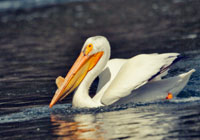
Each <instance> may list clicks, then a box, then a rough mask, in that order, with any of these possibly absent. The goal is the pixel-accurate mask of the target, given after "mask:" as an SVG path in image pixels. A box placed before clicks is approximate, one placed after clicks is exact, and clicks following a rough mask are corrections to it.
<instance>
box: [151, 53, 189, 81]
mask: <svg viewBox="0 0 200 140" xmlns="http://www.w3.org/2000/svg"><path fill="white" fill-rule="evenodd" d="M170 57H174V56H169V57H168V58H170ZM185 58H187V57H186V56H185V55H180V54H178V55H177V56H176V58H175V59H174V61H172V63H171V64H170V65H168V66H162V67H161V68H160V71H159V72H158V73H156V74H155V75H153V76H152V77H151V78H149V80H148V81H151V80H152V79H154V78H155V77H156V76H158V75H160V74H161V73H163V72H165V71H166V70H167V69H169V67H171V65H173V64H175V63H176V62H178V61H180V60H182V59H185Z"/></svg>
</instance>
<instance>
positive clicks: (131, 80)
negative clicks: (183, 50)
mask: <svg viewBox="0 0 200 140" xmlns="http://www.w3.org/2000/svg"><path fill="white" fill-rule="evenodd" d="M178 55H179V54H178V53H165V54H141V55H137V56H135V57H133V58H130V59H128V60H127V61H126V62H125V63H124V64H123V65H122V66H121V68H120V70H119V72H118V74H117V75H116V76H115V78H114V79H113V81H112V82H111V84H110V85H109V87H108V88H107V89H106V91H105V93H104V95H103V97H102V99H101V103H103V104H104V105H110V104H112V103H114V102H116V101H118V100H119V99H120V98H122V97H125V96H128V95H129V94H130V93H131V91H133V90H135V89H137V88H139V87H141V86H143V85H144V84H146V83H147V82H148V81H151V80H152V79H154V78H156V77H157V76H158V75H160V74H161V73H163V72H165V71H166V70H167V69H168V68H169V66H170V65H172V63H173V62H175V60H176V59H177V57H178Z"/></svg>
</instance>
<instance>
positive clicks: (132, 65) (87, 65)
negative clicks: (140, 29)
mask: <svg viewBox="0 0 200 140" xmlns="http://www.w3.org/2000/svg"><path fill="white" fill-rule="evenodd" d="M178 55H179V54H178V53H164V54H157V53H154V54H140V55H137V56H135V57H132V58H130V59H111V60H109V58H110V44H109V42H108V40H107V39H106V38H105V37H103V36H94V37H90V38H88V39H87V40H86V42H85V43H84V45H83V48H82V50H81V53H80V55H79V57H78V58H77V60H76V62H75V63H74V65H73V66H72V68H71V69H70V71H69V72H68V74H67V75H66V77H65V78H63V77H61V76H59V77H58V78H57V79H56V84H57V87H58V89H57V90H56V92H55V95H54V97H53V99H52V101H51V103H50V105H49V107H50V108H51V107H52V106H53V105H54V104H55V103H56V102H57V101H59V100H62V99H63V98H64V97H66V96H67V95H68V94H70V93H71V92H72V91H74V90H75V89H76V91H75V94H74V96H73V101H72V104H73V106H75V107H85V108H92V107H99V106H104V105H111V104H114V103H116V104H122V103H128V102H146V101H154V100H164V99H171V98H172V96H176V95H177V94H178V93H179V92H180V91H181V90H182V89H183V88H184V86H185V85H186V84H187V82H188V80H189V78H190V76H191V74H192V73H193V72H194V71H195V70H194V69H192V70H190V71H189V72H187V73H184V74H180V75H178V76H176V77H171V78H168V79H162V76H164V75H166V74H167V71H168V69H169V66H171V65H172V64H173V63H174V62H175V61H176V60H177V58H178ZM98 75H99V85H98V89H97V93H96V95H95V96H94V97H93V98H91V97H90V96H89V93H88V92H89V88H90V86H91V84H92V82H93V81H94V79H95V78H96V77H97V76H98Z"/></svg>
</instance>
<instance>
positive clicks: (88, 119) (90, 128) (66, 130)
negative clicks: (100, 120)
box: [51, 114, 103, 140]
mask: <svg viewBox="0 0 200 140" xmlns="http://www.w3.org/2000/svg"><path fill="white" fill-rule="evenodd" d="M94 119H95V117H94V116H93V115H91V114H83V115H82V114H79V115H75V116H74V121H67V120H66V119H64V116H59V115H53V114H52V115H51V122H52V124H53V126H55V128H54V129H53V134H54V135H56V136H58V139H59V140H69V139H77V140H79V139H81V140H88V139H90V140H91V139H98V140H102V139H103V137H102V136H101V135H102V133H101V132H100V131H99V130H100V127H99V125H97V124H96V123H95V122H94Z"/></svg>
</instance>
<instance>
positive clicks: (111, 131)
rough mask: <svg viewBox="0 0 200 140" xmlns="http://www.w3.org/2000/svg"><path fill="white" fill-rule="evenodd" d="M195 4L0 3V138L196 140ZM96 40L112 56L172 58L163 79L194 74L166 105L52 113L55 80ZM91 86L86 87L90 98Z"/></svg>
mask: <svg viewBox="0 0 200 140" xmlns="http://www.w3.org/2000/svg"><path fill="white" fill-rule="evenodd" d="M199 7H200V1H198V0H168V1H165V0H148V1H147V0H124V1H122V0H91V1H89V0H1V1H0V139H1V140H10V139H20V140H21V139H42V140H44V139H154V140H155V139H200V109H199V108H200V80H199V77H200V10H199ZM94 35H104V36H106V37H107V38H108V40H109V41H110V44H111V47H112V54H111V57H112V58H130V57H132V56H134V55H137V54H140V53H164V52H179V53H181V54H183V55H184V56H185V59H184V60H182V61H180V62H178V63H176V64H175V65H174V66H173V67H172V68H171V71H170V74H169V76H173V75H177V74H179V73H182V72H186V71H188V70H190V69H192V68H195V69H196V72H195V73H194V74H193V75H192V77H191V80H190V82H189V83H188V85H187V86H186V87H185V88H184V90H183V91H182V92H181V93H180V94H179V96H178V98H176V99H174V100H172V101H164V102H153V103H146V104H134V103H131V104H128V105H121V106H114V107H103V108H97V109H74V108H72V107H71V98H72V95H71V96H70V97H68V98H66V99H65V100H63V101H62V102H60V104H58V105H55V107H54V108H53V109H49V108H48V104H49V102H50V100H51V98H52V96H53V94H54V92H55V90H56V85H55V79H56V77H57V76H59V75H61V76H65V74H66V73H67V71H68V70H69V68H70V67H71V65H72V64H73V62H74V60H75V59H76V57H77V56H78V54H79V52H80V49H81V47H82V44H83V43H84V41H85V40H86V39H87V38H88V37H90V36H94ZM97 83H98V80H97V81H95V83H94V84H93V85H92V88H91V93H92V94H94V93H95V88H96V85H97Z"/></svg>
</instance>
